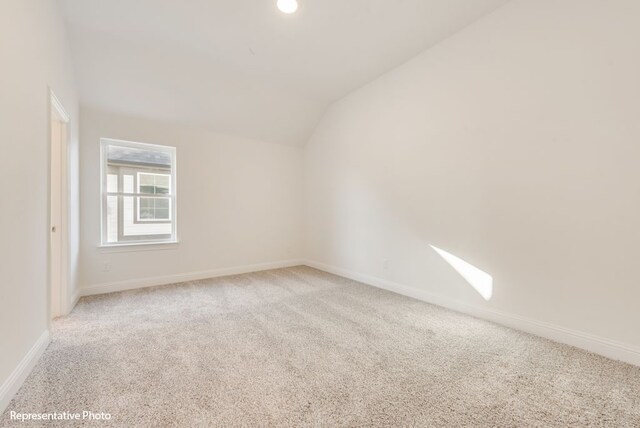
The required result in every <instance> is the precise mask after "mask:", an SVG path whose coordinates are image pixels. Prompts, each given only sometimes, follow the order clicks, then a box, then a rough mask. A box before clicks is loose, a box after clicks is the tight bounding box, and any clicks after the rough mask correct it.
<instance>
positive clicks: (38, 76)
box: [0, 0, 78, 410]
mask: <svg viewBox="0 0 640 428" xmlns="http://www.w3.org/2000/svg"><path fill="white" fill-rule="evenodd" d="M0 70H1V71H0V74H1V78H0V147H2V152H1V153H2V159H3V167H2V168H0V182H1V183H2V192H3V196H2V198H3V202H2V209H1V210H0V224H1V225H2V239H0V260H1V262H0V284H1V285H0V385H3V383H5V381H6V380H7V379H8V378H9V376H10V374H11V373H12V372H13V370H14V369H15V368H16V367H17V366H18V364H19V362H20V361H21V360H22V359H23V358H24V357H25V355H26V354H27V353H28V351H29V350H30V349H31V348H32V346H33V345H34V343H35V342H36V341H37V340H38V338H40V337H41V335H42V334H43V333H44V332H45V330H46V329H47V327H48V314H49V301H48V296H47V293H48V283H47V269H48V239H49V226H48V223H49V201H48V197H49V88H51V89H52V90H53V91H54V92H55V93H56V95H57V96H58V98H59V99H60V100H61V102H62V103H63V104H64V107H65V109H66V110H67V113H69V115H70V116H71V122H70V127H71V145H70V153H69V160H70V164H71V177H70V180H71V183H70V184H71V194H70V197H71V200H70V217H71V219H70V221H71V223H72V224H75V225H77V224H78V191H77V186H78V182H77V179H78V177H77V167H78V166H77V163H78V158H77V156H78V144H77V140H78V132H77V130H78V107H77V96H76V92H75V88H74V79H73V70H72V67H71V62H70V57H69V52H68V49H67V40H66V33H65V30H64V26H63V23H62V19H61V17H60V15H59V13H58V10H57V5H56V3H55V2H54V1H48V0H3V1H2V3H1V4H0ZM70 247H71V248H70V256H71V257H70V264H71V266H70V268H71V288H72V289H71V293H70V297H71V296H73V294H74V292H75V281H76V279H75V278H76V270H77V254H78V230H77V226H75V227H74V228H72V230H71V242H70ZM5 385H6V384H5ZM3 392H4V390H3ZM2 398H4V397H0V399H2ZM3 404H6V403H4V402H0V410H1V408H2V405H3Z"/></svg>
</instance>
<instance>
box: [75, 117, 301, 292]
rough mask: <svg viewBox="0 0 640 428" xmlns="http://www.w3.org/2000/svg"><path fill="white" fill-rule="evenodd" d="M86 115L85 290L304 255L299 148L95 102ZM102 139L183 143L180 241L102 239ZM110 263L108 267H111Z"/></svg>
mask: <svg viewBox="0 0 640 428" xmlns="http://www.w3.org/2000/svg"><path fill="white" fill-rule="evenodd" d="M81 119H82V125H81V149H80V156H81V172H80V174H81V201H82V207H81V225H82V226H81V227H82V231H81V236H82V243H81V264H82V279H81V282H82V286H83V287H84V288H85V292H89V291H90V292H99V291H112V290H115V289H119V288H128V287H129V286H131V285H134V286H135V285H150V284H156V283H158V282H159V281H158V280H155V279H157V278H161V281H165V280H166V278H167V277H169V278H170V279H171V278H173V279H175V280H176V281H179V280H183V279H185V278H189V277H190V275H191V274H198V273H202V272H204V273H207V272H211V271H215V270H218V269H226V268H235V267H241V266H249V265H256V264H263V263H271V262H281V261H286V260H292V259H299V258H300V257H301V253H302V248H301V247H302V245H301V242H302V239H301V233H302V214H301V211H302V206H303V203H302V185H303V179H302V149H301V148H299V147H292V146H286V145H280V144H272V143H266V142H261V141H255V140H248V139H243V138H238V137H231V136H225V135H221V134H216V133H213V132H207V131H202V130H197V129H193V128H187V127H182V126H177V125H171V124H167V123H159V122H154V121H149V120H145V119H138V118H130V117H124V116H118V115H113V114H109V113H107V112H104V111H100V110H94V109H89V108H82V110H81ZM101 137H108V138H116V139H122V140H129V141H138V142H145V143H152V144H161V145H170V146H175V147H176V148H177V155H176V156H177V171H178V175H177V187H178V188H177V200H178V206H177V209H178V212H177V218H178V240H179V241H180V243H179V244H178V245H176V246H168V247H162V246H161V248H165V249H161V250H157V249H156V248H150V247H135V248H125V249H113V248H107V249H105V248H100V247H99V244H100V163H99V162H100V150H99V148H100V138H101ZM105 264H109V265H110V270H109V271H107V272H105V271H104V265H105ZM196 276H198V275H196ZM123 281H124V283H123Z"/></svg>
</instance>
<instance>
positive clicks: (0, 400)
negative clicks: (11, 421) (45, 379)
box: [0, 330, 50, 415]
mask: <svg viewBox="0 0 640 428" xmlns="http://www.w3.org/2000/svg"><path fill="white" fill-rule="evenodd" d="M49 341H50V335H49V330H45V331H44V332H43V333H42V334H41V335H40V337H39V338H38V340H36V343H34V344H33V346H32V347H31V349H30V350H29V352H27V355H25V356H24V358H23V359H22V361H20V363H19V364H18V366H17V367H16V368H15V369H14V370H13V372H11V374H10V375H9V377H8V378H7V380H5V381H4V383H3V384H2V386H0V415H1V414H2V413H3V412H4V411H5V409H6V408H7V406H8V405H9V403H10V402H11V400H12V399H13V396H14V395H16V392H18V390H19V389H20V387H21V386H22V384H23V383H24V381H25V379H26V378H27V376H29V374H30V373H31V370H33V368H34V367H35V365H36V363H37V362H38V360H39V359H40V357H41V356H42V354H43V353H44V351H45V349H47V346H49Z"/></svg>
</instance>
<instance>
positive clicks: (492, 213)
mask: <svg viewBox="0 0 640 428" xmlns="http://www.w3.org/2000/svg"><path fill="white" fill-rule="evenodd" d="M638 16H640V2H637V1H635V0H614V1H606V2H603V1H599V0H564V1H557V0H522V1H513V2H511V3H509V4H507V5H506V6H504V7H502V8H500V9H498V10H497V11H496V12H494V13H493V14H491V15H489V16H487V17H485V18H483V19H482V20H480V21H478V22H477V23H476V24H474V25H472V26H470V27H468V28H467V29H465V30H463V31H462V32H460V33H458V34H456V35H455V36H453V37H452V38H450V39H448V40H446V41H445V42H442V43H441V44H439V45H437V46H436V47H434V48H432V49H430V50H427V51H425V52H423V53H422V54H421V55H419V56H418V57H416V58H414V59H413V60H411V61H410V62H408V63H406V64H404V65H402V66H400V67H398V68H397V69H395V70H393V71H392V72H390V73H388V74H386V75H384V76H382V77H381V78H379V79H377V80H376V81H374V82H372V83H370V84H368V85H366V86H365V87H363V88H361V89H360V90H358V91H356V92H354V93H352V94H350V95H349V96H347V97H346V98H344V99H342V100H341V101H339V102H337V103H336V104H334V105H333V106H332V107H331V108H330V110H329V111H328V113H327V114H326V116H325V117H324V119H323V121H322V122H321V124H320V125H319V127H318V129H317V130H316V133H315V134H314V136H313V137H312V138H311V140H310V142H309V144H308V147H307V149H306V166H305V168H306V191H305V193H306V196H307V202H306V253H307V254H306V257H307V258H308V259H310V260H312V261H316V262H320V263H323V264H325V265H329V266H333V267H337V268H340V269H343V270H344V271H347V272H354V273H358V274H362V275H368V276H370V277H375V278H378V279H382V280H387V281H391V282H394V283H399V284H402V285H405V286H409V287H411V288H412V289H414V290H422V291H425V292H429V293H433V296H439V297H443V298H446V299H449V301H454V302H459V303H463V304H465V305H468V307H474V308H482V309H487V310H489V311H498V312H504V313H509V314H512V315H516V316H517V317H524V318H527V319H530V320H535V321H542V322H545V323H550V324H553V325H554V326H560V327H562V328H567V329H571V330H575V331H578V332H584V333H587V334H589V335H595V336H598V337H603V338H606V339H609V340H612V341H616V342H620V343H623V344H627V345H630V346H631V347H632V348H633V347H636V348H635V349H640V348H638V346H639V345H640V333H639V330H638V326H640V311H639V310H638V302H640V286H639V282H638V260H639V259H640V246H639V243H640V227H639V226H638V221H639V219H640V167H639V165H640V120H638V118H639V117H640V80H639V76H640V55H639V53H640V26H638V22H637V19H638ZM430 244H432V245H436V246H438V247H440V248H442V249H444V250H446V251H448V252H450V253H453V254H455V255H457V256H458V257H460V258H462V259H465V260H467V261H468V262H470V263H472V264H474V265H475V266H477V267H479V268H480V269H482V270H484V271H486V272H488V273H490V274H491V275H492V276H493V278H494V292H493V298H492V299H491V300H490V301H488V302H485V301H484V299H483V298H482V297H481V296H480V295H479V294H478V293H476V292H475V291H474V290H473V289H472V288H471V287H470V286H469V285H468V284H467V283H466V282H465V280H464V279H463V278H462V277H461V276H460V275H458V274H457V273H456V272H455V271H454V270H453V269H452V268H451V266H449V265H448V264H447V263H446V262H445V261H444V260H443V259H442V258H441V257H440V256H439V255H438V254H436V253H435V252H434V251H433V250H432V249H431V248H430V246H429V245H430ZM385 261H388V264H387V266H388V267H387V268H386V269H385V267H384V266H385ZM638 355H640V354H638Z"/></svg>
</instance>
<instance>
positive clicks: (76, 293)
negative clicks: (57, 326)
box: [67, 289, 81, 315]
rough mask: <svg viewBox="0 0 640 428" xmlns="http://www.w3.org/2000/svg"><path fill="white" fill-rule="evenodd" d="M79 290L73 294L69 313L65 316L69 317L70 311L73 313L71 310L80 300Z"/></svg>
mask: <svg viewBox="0 0 640 428" xmlns="http://www.w3.org/2000/svg"><path fill="white" fill-rule="evenodd" d="M80 297H81V295H80V290H79V289H77V290H76V291H75V292H74V293H73V297H72V299H71V305H70V306H69V312H68V313H67V315H69V314H70V313H71V311H73V308H75V307H76V305H77V304H78V300H80Z"/></svg>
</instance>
